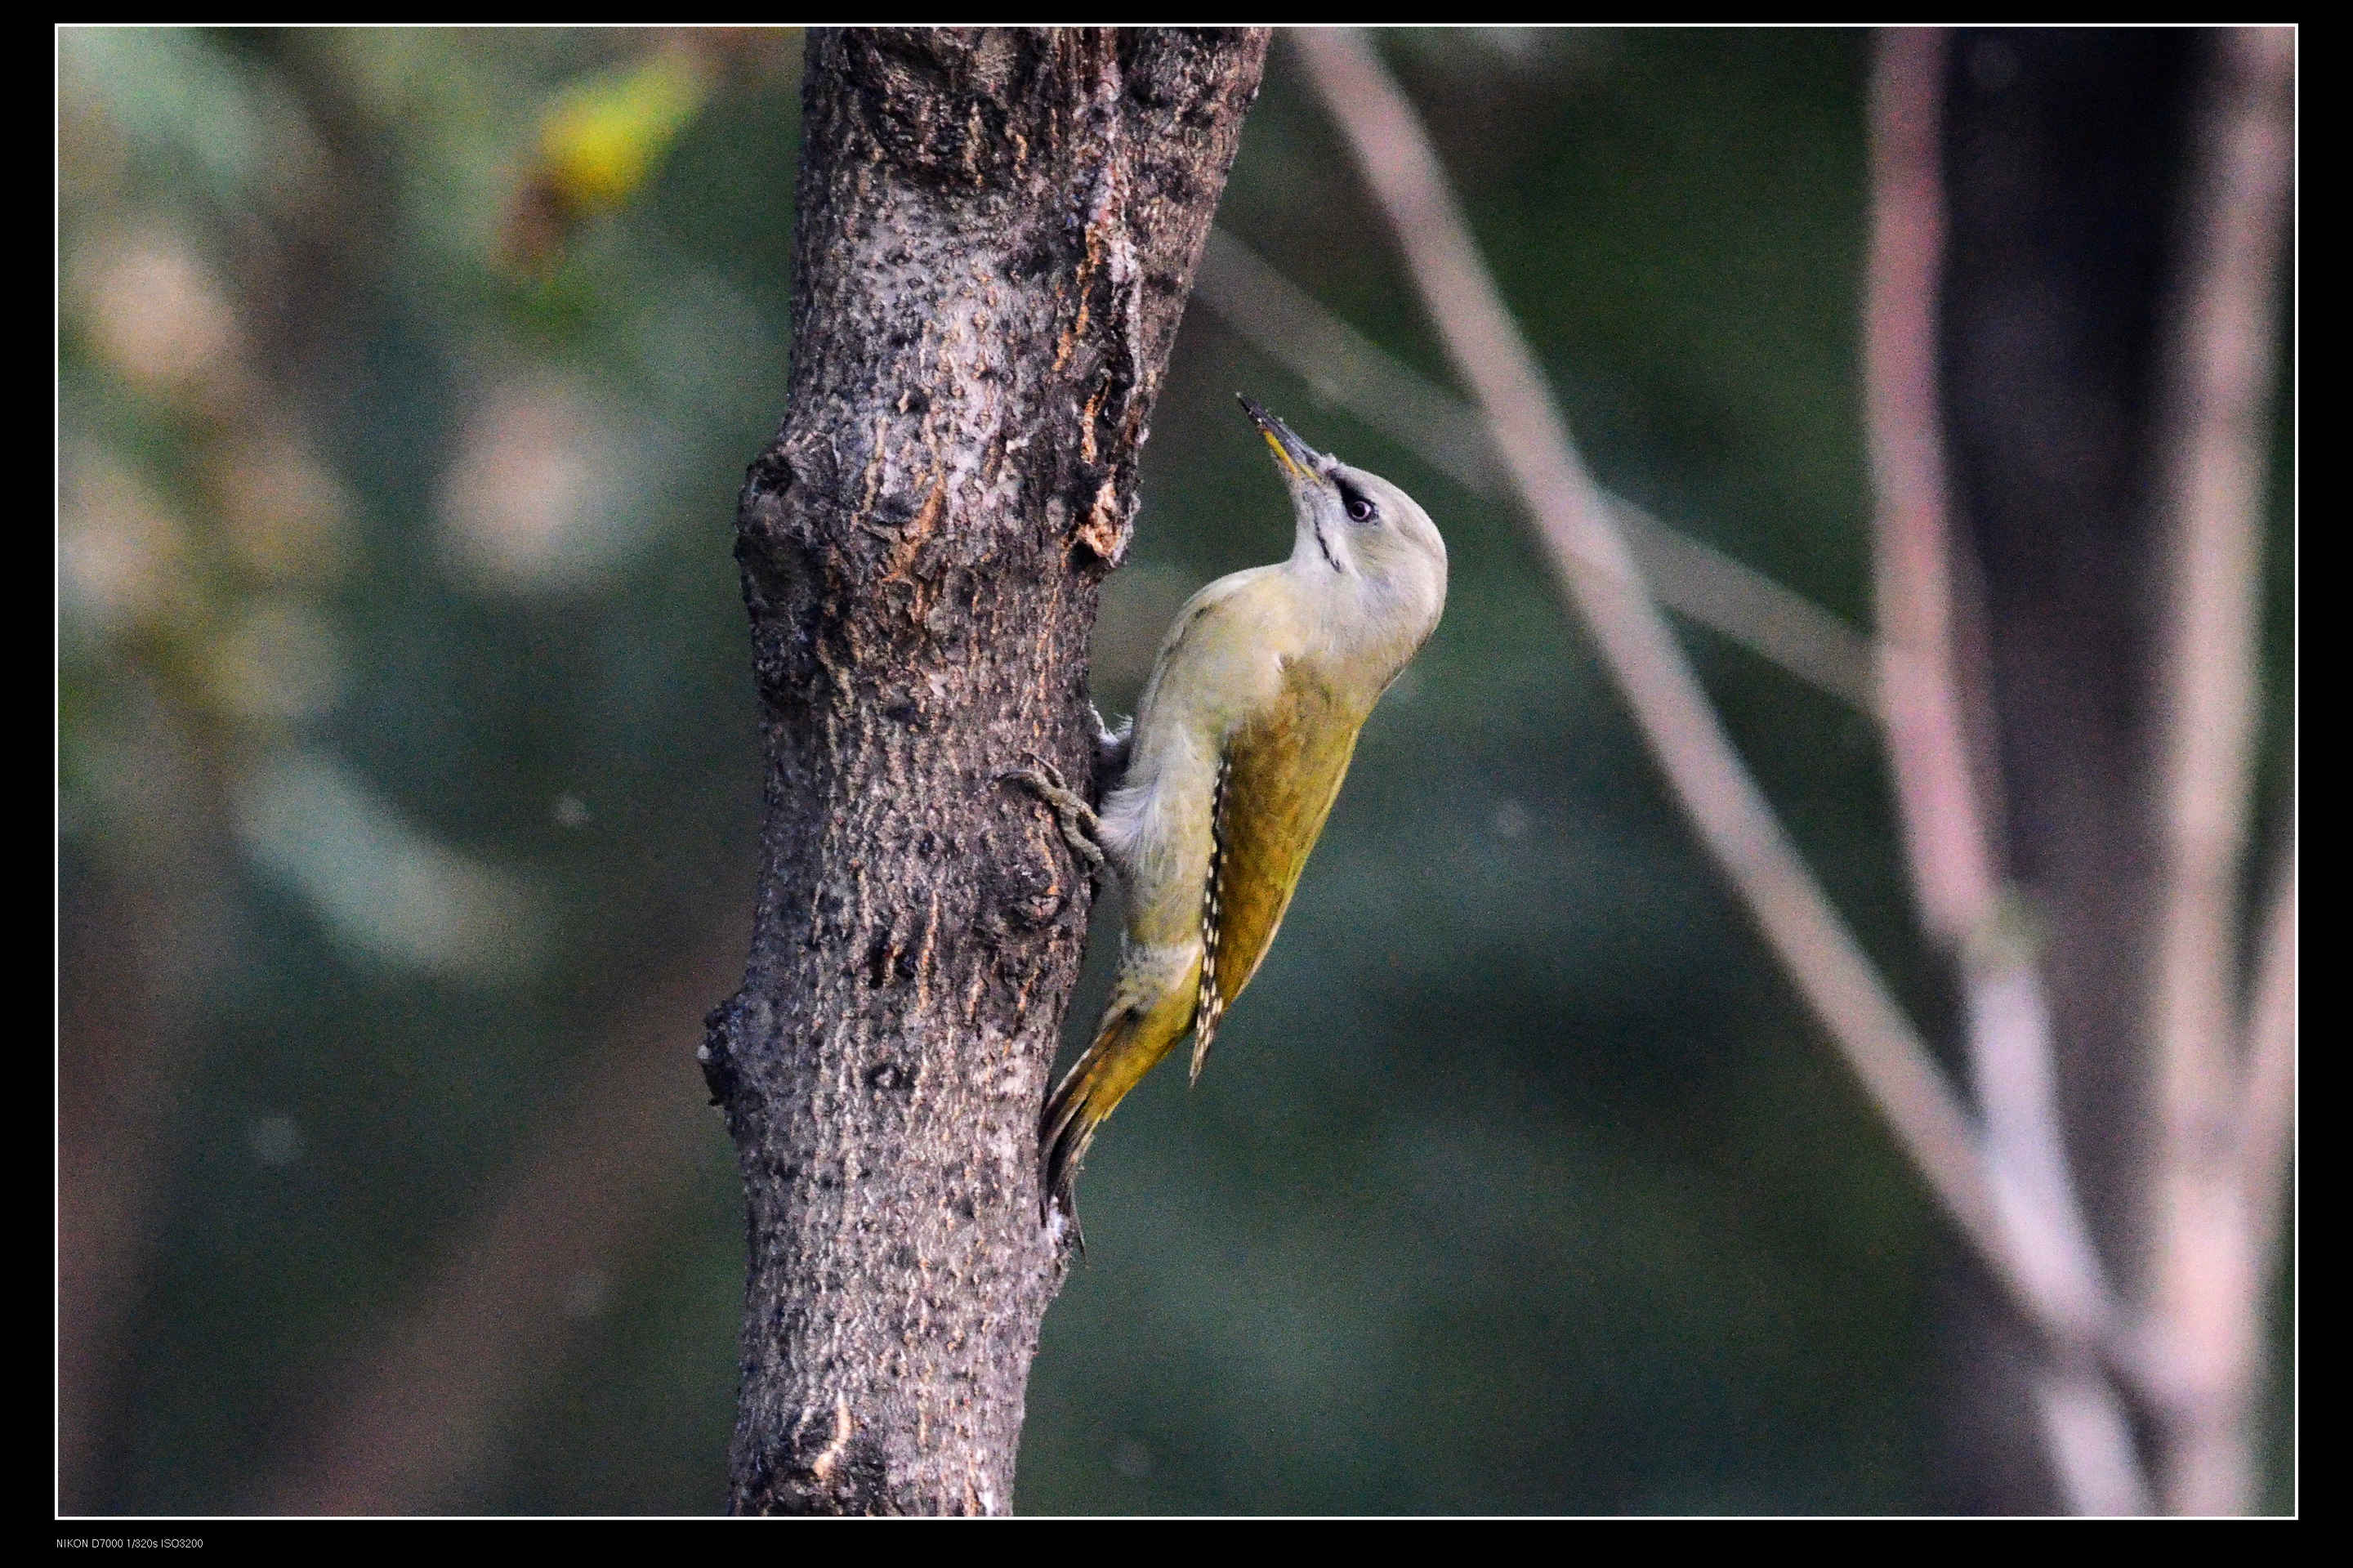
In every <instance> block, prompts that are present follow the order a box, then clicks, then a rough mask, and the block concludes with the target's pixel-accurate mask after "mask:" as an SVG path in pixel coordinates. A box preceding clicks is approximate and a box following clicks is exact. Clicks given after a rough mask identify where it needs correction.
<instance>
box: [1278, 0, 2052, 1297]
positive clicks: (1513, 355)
mask: <svg viewBox="0 0 2353 1568" xmlns="http://www.w3.org/2000/svg"><path fill="white" fill-rule="evenodd" d="M1296 42H1297V45H1298V48H1299V50H1300V53H1301V55H1302V56H1303V58H1304V59H1305V61H1306V63H1307V67H1308V74H1309V77H1310V79H1311V80H1312V81H1313V83H1314V88H1315V90H1316V92H1317V94H1318V96H1319V97H1320V98H1321V99H1322V101H1323V102H1324V108H1325V110H1326V111H1327V112H1328V113H1330V114H1331V116H1332V117H1333V119H1334V121H1335V122H1336V123H1337V124H1338V125H1339V127H1340V129H1341V131H1342V132H1343V134H1344V135H1345V137H1346V139H1347V141H1348V143H1349V146H1350V148H1351V150H1352V151H1353V152H1354V154H1355V155H1356V162H1357V165H1358V167H1359V168H1360V169H1361V170H1362V171H1363V173H1364V175H1365V177H1366V183H1367V184H1368V185H1371V187H1372V189H1373V191H1374V193H1375V194H1376V196H1377V197H1378V199H1379V201H1380V203H1381V205H1382V207H1383V208H1384V209H1385V211H1386V212H1387V213H1388V217H1389V220H1390V222H1391V224H1392V225H1393V226H1394V228H1395V229H1396V231H1397V234H1398V241H1399V244H1400V247H1401V249H1403V251H1404V253H1405V259H1406V262H1407V266H1408V269H1409V271H1410V272H1411V273H1412V276H1413V278H1414V281H1415V283H1416V285H1417V286H1418V288H1419V291H1420V294H1421V298H1422V302H1423V305H1424V308H1425V309H1427V310H1428V311H1429V313H1430V316H1431V318H1432V320H1433V321H1434V322H1435V323H1437V325H1438V328H1439V332H1440V337H1441V338H1442V339H1443V341H1444V343H1445V344H1446V348H1447V353H1448V355H1449V357H1450V358H1451V360H1452V361H1453V364H1454V366H1455V369H1456V373H1457V374H1458V375H1459V376H1461V378H1462V380H1463V382H1464V383H1465V384H1466V385H1467V386H1469V387H1472V389H1473V391H1474V393H1475V395H1476V397H1477V401H1478V403H1479V405H1480V407H1481V408H1482V410H1483V412H1484V413H1485V415H1486V418H1487V422H1488V429H1489V432H1490V437H1491V439H1492V440H1493V442H1494V445H1495V448H1496V450H1497V451H1498V453H1499V454H1500V455H1501V456H1502V457H1503V459H1504V463H1505V465H1506V467H1507V468H1508V469H1509V471H1510V472H1511V474H1512V477H1513V480H1514V483H1515V485H1516V486H1517V488H1518V490H1519V493H1520V497H1521V501H1522V503H1523V504H1524V505H1525V506H1526V508H1527V510H1528V512H1529V514H1530V515H1531V517H1532V518H1533V519H1534V520H1535V524H1536V525H1537V528H1538V532H1539V535H1540V537H1541V539H1542V541H1543V543H1544V545H1545V546H1546V550H1547V552H1548V553H1549V555H1550V556H1551V557H1552V561H1553V564H1554V567H1555V568H1556V571H1557V572H1558V573H1559V575H1560V577H1561V579H1562V581H1563V582H1564V584H1565V585H1566V587H1567V589H1568V592H1569V595H1570V597H1571V599H1573V600H1574V602H1575V604H1576V606H1577V609H1578V610H1579V611H1580V612H1581V613H1582V615H1583V616H1584V618H1585V620H1586V622H1587V624H1588V627H1589V628H1590V629H1591V631H1592V633H1593V636H1594V640H1595V641H1596V643H1597V645H1598V646H1599V650H1600V652H1601V655H1602V657H1603V659H1604V660H1605V661H1606V662H1607V663H1608V665H1609V669H1610V672H1611V673H1612V674H1613V675H1614V676H1615V678H1616V679H1617V682H1618V683H1619V686H1620V690H1621V691H1622V692H1623V693H1624V694H1625V696H1626V699H1627V702H1628V704H1629V705H1630V707H1631V709H1632V710H1633V713H1634V716H1635V719H1636V722H1637V723H1638V724H1639V725H1640V726H1641V730H1642V734H1643V736H1644V738H1645V740H1646V741H1647V742H1648V743H1649V745H1650V747H1651V751H1652V754H1653V755H1654V756H1655V757H1656V758H1658V760H1659V763H1660V766H1661V768H1662V771H1663V772H1664V773H1665V774H1666V776H1667V779H1668V782H1669V784H1670V786H1671V787H1672V789H1673V790H1674V793H1675V796H1676V799H1677V800H1678V801H1679V803H1680V804H1681V805H1682V807H1683V810H1684V812H1685V814H1686V815H1687V816H1688V817H1689V818H1690V819H1691V821H1692V822H1693V825H1694V828H1695V829H1696V831H1697V832H1698V834H1699V837H1700V840H1701V842H1703V843H1704V845H1705V846H1706V848H1707V849H1708V851H1709V853H1711V854H1712V855H1713V856H1714V857H1715V860H1716V862H1717V863H1718V864H1719V865H1720V866H1721V867H1722V868H1723V870H1724V872H1725V875H1726V876H1727V877H1728V878H1729V879H1730V880H1731V882H1732V884H1733V885H1734V887H1735V888H1736V890H1737V892H1738V893H1739V895H1740V896H1741V897H1742V899H1743V900H1744V901H1745V902H1746V905H1747V906H1748V908H1749V911H1750V913H1751V914H1752V915H1753V916H1754V917H1755V918H1756V920H1757V924H1758V926H1759V927H1761V928H1762V930H1763V932H1764V934H1765V937H1766V939H1767V943H1768V944H1769V945H1770V946H1771V948H1772V949H1773V951H1774V954H1775V956H1776V957H1777V958H1778V959H1779V960H1780V961H1781V964H1782V966H1783V967H1784V969H1787V971H1788V974H1789V976H1790V978H1791V980H1792V981H1793V982H1794V983H1795V984H1796V985H1797V987H1798V989H1799V992H1800V994H1801V995H1803V996H1804V998H1805V999H1806V1001H1807V1003H1808V1004H1809V1005H1810V1007H1811V1008H1812V1009H1813V1011H1814V1012H1815V1014H1816V1016H1817V1017H1819V1018H1820V1020H1821V1022H1822V1023H1823V1025H1824V1027H1825V1028H1826V1029H1827V1030H1828V1031H1829V1033H1830V1034H1831V1039H1832V1040H1833V1042H1834V1043H1835V1044H1837V1046H1838V1048H1839V1050H1840V1052H1841V1054H1842V1055H1844V1056H1845V1058H1846V1060H1847V1062H1848V1064H1849V1065H1851V1066H1852V1068H1853V1069H1854V1071H1855V1073H1856V1075H1858V1076H1859V1077H1861V1078H1862V1082H1863V1086H1864V1087H1865V1089H1866V1091H1867V1092H1868V1093H1869V1094H1870V1096H1871V1097H1872V1099H1873V1103H1875V1104H1876V1105H1877V1106H1878V1107H1879V1109H1880V1112H1881V1114H1882V1115H1883V1116H1884V1117H1885V1118H1886V1119H1887V1121H1888V1123H1889V1125H1890V1127H1891V1128H1892V1130H1893V1131H1894V1135H1895V1138H1896V1140H1897V1143H1898V1145H1899V1146H1900V1147H1901V1148H1902V1149H1903V1150H1905V1153H1906V1154H1907V1155H1908V1156H1909V1157H1910V1158H1911V1160H1913V1162H1914V1164H1915V1167H1916V1168H1917V1169H1918V1170H1919V1171H1920V1172H1921V1174H1922V1176H1923V1177H1924V1179H1925V1180H1926V1181H1927V1183H1928V1186H1929V1188H1930V1190H1931V1191H1932V1192H1934V1193H1935V1194H1936V1198H1937V1200H1938V1202H1941V1203H1942V1204H1943V1205H1944V1207H1945V1209H1946V1211H1947V1213H1949V1214H1950V1215H1951V1216H1952V1218H1953V1220H1954V1222H1955V1223H1956V1224H1957V1225H1958V1226H1959V1227H1960V1229H1961V1231H1962V1233H1963V1234H1965V1235H1967V1236H1968V1238H1969V1241H1970V1243H1971V1244H1972V1245H1974V1246H1975V1247H1976V1248H1977V1250H1978V1253H1979V1255H1982V1256H1983V1257H1984V1258H1985V1260H1986V1261H1987V1263H1988V1265H1989V1267H1990V1268H1991V1270H1992V1272H1993V1273H1994V1275H1995V1276H1996V1277H1998V1278H1999V1279H2000V1280H2001V1281H2002V1282H2003V1284H2004V1286H2005V1287H2007V1288H2008V1289H2009V1290H2010V1293H2011V1294H2012V1296H2013V1297H2014V1298H2016V1299H2017V1300H2018V1301H2019V1303H2020V1305H2021V1308H2022V1309H2023V1310H2025V1311H2026V1313H2027V1314H2028V1315H2029V1317H2030V1318H2031V1319H2032V1320H2033V1321H2035V1322H2036V1323H2038V1324H2039V1325H2041V1326H2042V1327H2043V1328H2044V1329H2046V1330H2048V1331H2050V1332H2052V1334H2054V1335H2055V1336H2057V1337H2059V1338H2061V1339H2063V1340H2069V1341H2080V1340H2084V1338H2086V1337H2087V1336H2088V1335H2089V1334H2090V1332H2091V1331H2092V1330H2094V1327H2095V1325H2094V1324H2093V1323H2087V1322H2084V1320H2082V1319H2081V1317H2080V1316H2079V1314H2078V1312H2077V1310H2076V1308H2075V1307H2074V1305H2073V1304H2072V1303H2069V1302H2066V1301H2063V1300H2058V1299H2054V1298H2052V1297H2051V1296H2050V1295H2048V1294H2046V1293H2045V1292H2044V1291H2043V1290H2042V1289H2041V1288H2040V1287H2039V1286H2038V1284H2037V1282H2036V1281H2034V1280H2033V1279H2031V1277H2028V1276H2026V1275H2024V1274H2022V1273H2021V1270H2020V1269H2019V1268H2018V1266H2017V1264H2016V1260H2015V1259H2014V1257H2013V1256H2012V1254H2011V1250H2010V1245H2009V1242H2008V1239H2007V1235H2006V1232H2005V1231H2004V1228H2003V1225H2002V1224H2001V1222H2000V1218H1999V1217H1998V1215H1997V1214H1996V1213H1995V1210H1994V1207H1993V1202H1992V1200H1991V1197H1990V1193H1989V1184H1988V1181H1987V1179H1986V1171H1985V1168H1984V1164H1983V1161H1982V1160H1981V1158H1980V1154H1979V1150H1978V1136H1977V1133H1976V1131H1975V1129H1974V1128H1972V1127H1971V1126H1970V1123H1969V1118H1968V1115H1967V1113H1966V1112H1965V1111H1964V1110H1963V1109H1962V1107H1961V1106H1960V1105H1959V1103H1958V1102H1957V1099H1956V1098H1955V1097H1954V1095H1953V1092H1952V1089H1951V1086H1949V1085H1948V1084H1947V1082H1946V1080H1945V1078H1944V1076H1943V1075H1942V1074H1941V1073H1940V1072H1939V1071H1938V1070H1937V1068H1936V1064H1935V1062H1934V1061H1933V1060H1932V1059H1931V1057H1930V1056H1929V1054H1928V1051H1927V1048H1926V1045H1925V1044H1922V1042H1921V1040H1920V1038H1919V1036H1918V1035H1917V1033H1915V1032H1914V1030H1913V1028H1912V1026H1911V1023H1910V1022H1909V1021H1908V1020H1906V1019H1905V1016H1904V1014H1903V1012H1901V1010H1900V1009H1898V1008H1897V1006H1896V1005H1895V1003H1894V1000H1893V999H1892V998H1891V997H1890V996H1889V995H1888V993H1887V990H1886V987H1885V985H1884V984H1883V982H1882V980H1880V978H1879V976H1878V974H1877V972H1876V971H1875V970H1874V969H1873V968H1872V965H1871V962H1870V960H1869V959H1867V958H1866V957H1865V956H1864V954H1863V953H1862V949H1861V948H1860V947H1859V946H1858V945H1857V944H1856V943H1855V941H1854V938H1852V935H1850V934H1849V933H1848V931H1847V929H1846V927H1845V926H1844V925H1843V924H1842V923H1841V920H1840V919H1839V917H1838V916H1837V914H1836V912H1835V911H1834V910H1833V909H1832V908H1831V905H1830V902H1829V900H1828V898H1827V897H1826V896H1825V895H1823V893H1822V891H1821V889H1820V886H1819V885H1817V884H1816V883H1815V881H1814V879H1813V877H1812V876H1811V874H1810V873H1809V872H1808V871H1807V870H1806V868H1805V866H1804V865H1803V863H1801V862H1800V861H1799V857H1798V855H1797V853H1796V851H1795V849H1794V848H1793V847H1792V845H1791V844H1790V843H1789V841H1788V835H1787V834H1786V833H1785V832H1783V830H1782V828H1781V826H1780V824H1779V822H1778V821H1777V820H1776V819H1775V818H1774V816H1773V813H1772V810H1771V809H1770V807H1769V806H1768V805H1767V803H1766V801H1765V799H1764V797H1763V795H1762V793H1761V792H1760V791H1759V790H1758V789H1757V785H1756V782H1755V781H1754V780H1753V779H1751V778H1750V777H1749V776H1748V773H1747V771H1746V768H1744V767H1743V766H1742V765H1741V762H1740V759H1739V758H1738V756H1737V755H1736V753H1735V751H1734V750H1733V747H1732V744H1731V742H1730V740H1729V739H1728V738H1727V737H1726V736H1725V733H1724V730H1723V727H1722V726H1721V725H1720V724H1719V723H1718V722H1717V719H1716V716H1715V711H1714V709H1713V708H1712V707H1711V706H1710V705H1709V704H1708V701H1707V698H1706V695H1705V694H1704V692H1703V691H1702V690H1701V688H1700V685H1699V683H1698V682H1697V680H1696V679H1695V678H1694V676H1693V674H1692V672H1691V669H1690V666H1689V665H1688V664H1687V663H1686V662H1684V660H1683V654H1682V651H1681V650H1680V649H1679V648H1678V647H1677V645H1676V643H1675V641H1674V638H1673V635H1672V632H1671V631H1670V630H1668V628H1667V626H1666V623H1665V621H1664V620H1662V618H1661V617H1660V614H1659V611H1658V607H1657V606H1656V604H1655V603H1653V602H1652V600H1651V596H1650V594H1649V591H1648V590H1647V588H1645V586H1644V584H1643V581H1642V577H1641V572H1640V570H1639V568H1638V567H1636V566H1635V563H1634V559H1633V556H1632V554H1631V552H1630V550H1629V549H1628V547H1627V545H1626V541H1625V537H1624V535H1623V534H1622V533H1621V532H1620V529H1619V527H1618V524H1617V523H1616V520H1615V519H1614V518H1613V516H1612V515H1611V514H1610V512H1609V508H1608V506H1607V505H1606V504H1605V503H1604V502H1603V501H1602V499H1601V496H1600V493H1599V491H1598V490H1597V489H1596V487H1595V486H1594V483H1593V482H1592V480H1591V478H1590V477H1589V476H1588V474H1587V472H1586V471H1585V469H1584V466H1583V465H1582V463H1580V462H1579V461H1578V460H1577V455H1576V450H1575V448H1574V446H1573V445H1572V443H1571V441H1570V440H1569V436H1568V431H1567V426H1566V424H1565V423H1564V421H1563V420H1562V418H1561V416H1560V412H1559V409H1558V408H1557V406H1556V404H1555V402H1554V401H1553V398H1552V396H1551V393H1550V390H1549V388H1548V387H1546V384H1545V381H1544V378H1543V376H1542V375H1541V374H1540V373H1539V371H1538V370H1537V368H1536V366H1535V358H1534V356H1533V355H1532V354H1531V353H1530V352H1529V349H1528V346H1527V344H1526V341H1525V339H1524V338H1523V337H1522V336H1521V335H1520V334H1519V331H1518V329H1517V328H1516V327H1515V326H1514V324H1513V323H1512V320H1511V317H1510V315H1509V313H1507V312H1506V310H1505V309H1504V303H1503V300H1502V298H1501V296H1500V295H1499V294H1498V293H1497V291H1496V289H1495V285H1494V281H1493V278H1492V277H1491V276H1490V275H1489V274H1488V272H1487V270H1486V267H1485V265H1484V263H1483V262H1482V260H1480V257H1479V254H1478V251H1477V249H1475V247H1474V246H1473V244H1472V240H1471V238H1470V233H1469V229H1468V227H1467V225H1466V224H1465V223H1464V221H1463V218H1462V217H1461V211H1460V209H1459V208H1458V207H1457V206H1456V204H1455V201H1454V197H1453V194H1452V192H1451V189H1450V188H1449V187H1448V185H1447V182H1446V177H1445V174H1444V171H1443V170H1442V169H1441V168H1440V165H1439V163H1438V158H1437V154H1436V153H1435V152H1434V151H1433V150H1432V149H1431V147H1430V143H1429V139H1428V137H1427V135H1426V134H1425V133H1424V132H1423V130H1422V128H1421V124H1420V122H1419V118H1418V117H1417V116H1416V115H1415V113H1414V111H1413V108H1412V106H1411V105H1410V104H1409V102H1408V101H1406V99H1405V97H1404V95H1403V94H1402V93H1401V92H1400V91H1399V90H1398V87H1397V85H1396V83H1395V82H1394V81H1393V80H1392V79H1390V77H1389V75H1388V71H1387V70H1386V69H1384V68H1383V67H1382V65H1381V64H1380V62H1379V60H1378V59H1377V58H1376V57H1375V56H1374V55H1373V53H1372V51H1371V49H1370V48H1368V47H1367V46H1366V43H1365V42H1364V40H1363V39H1362V38H1360V37H1357V36H1356V35H1355V34H1352V33H1345V32H1337V31H1333V32H1325V31H1311V32H1307V33H1303V34H1300V35H1297V37H1296Z"/></svg>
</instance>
